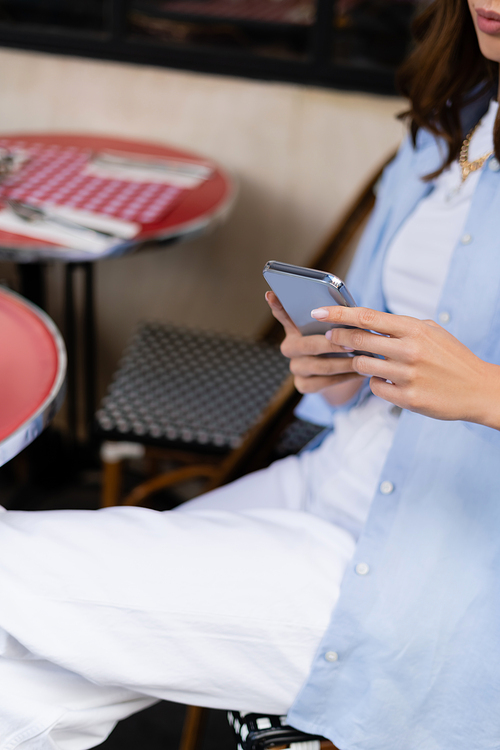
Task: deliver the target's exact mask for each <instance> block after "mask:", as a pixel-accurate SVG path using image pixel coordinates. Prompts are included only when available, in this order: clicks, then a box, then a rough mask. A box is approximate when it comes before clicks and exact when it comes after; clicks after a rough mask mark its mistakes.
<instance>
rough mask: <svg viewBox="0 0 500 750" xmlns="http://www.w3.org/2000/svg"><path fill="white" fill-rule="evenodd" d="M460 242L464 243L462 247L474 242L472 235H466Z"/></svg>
mask: <svg viewBox="0 0 500 750" xmlns="http://www.w3.org/2000/svg"><path fill="white" fill-rule="evenodd" d="M460 242H461V243H462V245H470V243H471V242H472V235H471V234H464V235H463V236H462V239H461V240H460Z"/></svg>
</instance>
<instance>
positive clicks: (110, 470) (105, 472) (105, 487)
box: [101, 461, 123, 508]
mask: <svg viewBox="0 0 500 750" xmlns="http://www.w3.org/2000/svg"><path fill="white" fill-rule="evenodd" d="M122 468H123V461H112V462H104V461H103V464H102V493H101V508H111V507H112V506H114V505H120V496H121V490H122V473H123V472H122Z"/></svg>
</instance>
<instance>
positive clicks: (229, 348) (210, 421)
mask: <svg viewBox="0 0 500 750" xmlns="http://www.w3.org/2000/svg"><path fill="white" fill-rule="evenodd" d="M391 158H392V157H391ZM384 167H385V164H384V165H383V167H381V168H380V169H379V170H378V171H377V173H376V174H375V175H373V177H372V178H371V179H370V180H369V182H368V183H367V184H366V186H365V187H364V188H363V189H362V190H361V192H360V193H359V195H358V196H357V197H356V199H355V200H354V201H353V203H352V204H351V205H350V206H349V208H348V209H347V211H346V212H345V214H344V216H343V217H342V219H341V220H340V222H338V223H337V225H336V226H335V227H334V229H333V231H332V232H331V234H330V236H329V237H328V239H327V241H326V242H325V243H324V245H323V246H322V247H321V248H320V250H319V252H318V253H317V254H316V255H314V256H313V257H312V258H311V260H310V265H311V266H312V267H315V268H321V269H332V270H334V271H335V273H337V274H338V275H340V276H342V275H343V274H344V273H345V271H346V270H347V267H348V265H349V262H350V259H351V256H352V252H353V248H354V245H355V241H356V240H357V238H358V236H359V234H360V231H361V229H362V227H363V226H364V224H365V222H366V220H367V218H368V216H369V214H370V212H371V209H372V207H373V204H374V201H375V189H376V184H377V182H378V180H379V178H380V175H381V173H382V170H383V168H384ZM281 338H282V328H281V325H280V324H279V323H278V322H277V321H275V320H274V318H272V320H271V321H270V324H269V326H268V327H267V329H266V330H265V331H264V333H263V334H262V336H261V337H260V338H259V339H258V340H257V341H250V340H244V339H238V338H235V337H231V336H227V335H223V334H215V333H206V332H200V331H199V330H198V331H193V330H188V329H184V328H179V327H177V326H172V325H168V324H167V325H166V324H160V323H143V324H141V325H140V326H139V327H138V329H137V331H136V333H135V335H134V336H133V338H132V340H131V342H130V344H129V346H128V348H127V350H126V352H125V355H124V357H123V359H122V361H121V364H120V366H119V368H118V370H117V372H116V373H115V376H114V378H113V381H112V383H111V385H110V387H109V389H108V393H107V395H106V396H105V398H104V399H103V401H102V404H101V406H100V408H99V411H98V412H97V415H96V423H97V432H98V435H99V436H100V437H101V438H102V439H103V440H104V441H105V442H104V443H103V445H102V449H101V458H102V462H103V493H102V506H103V507H106V506H113V505H140V504H143V503H145V501H146V500H147V498H148V497H149V496H150V495H151V494H152V493H154V492H157V491H158V490H161V489H164V488H167V487H173V486H175V485H178V484H179V483H182V482H185V481H186V480H189V479H193V478H196V479H200V478H201V479H202V480H204V487H203V491H205V492H206V491H208V490H211V489H213V488H215V487H218V486H220V485H222V484H225V483H226V482H228V481H230V480H231V479H233V478H236V477H237V476H241V475H243V474H245V473H247V472H248V471H251V470H254V469H256V468H260V467H262V466H264V465H266V463H268V462H269V460H270V458H272V457H273V450H274V451H275V455H276V444H277V442H278V436H279V435H282V438H281V441H280V442H279V448H278V454H280V453H281V455H285V454H286V453H290V452H296V451H297V450H298V449H300V448H301V447H302V446H303V445H304V444H305V443H306V442H307V441H308V440H309V439H310V438H312V437H314V435H315V434H317V432H318V431H319V428H318V427H317V426H316V425H310V424H309V423H304V422H297V421H295V422H293V409H294V407H295V405H296V404H297V402H298V400H299V398H300V396H299V394H298V393H297V392H296V390H295V389H294V386H293V378H292V377H291V375H290V373H289V370H288V362H287V361H286V360H285V359H284V357H283V356H282V355H281V353H280V350H279V342H280V340H281ZM287 425H288V427H287ZM285 427H287V429H285V431H284V428H285ZM283 436H284V437H283ZM139 457H141V458H142V457H145V458H146V459H149V461H150V463H152V464H153V465H154V464H156V463H157V462H158V461H159V460H168V461H171V462H173V463H174V468H172V469H171V470H169V471H167V472H164V473H161V474H159V475H157V476H153V477H152V478H149V479H147V480H146V481H144V482H143V483H142V484H139V485H138V486H137V487H135V488H134V489H133V490H132V491H131V492H130V493H129V494H128V495H127V496H126V497H124V498H122V496H121V482H122V467H123V462H124V461H125V460H127V459H133V458H139ZM207 711H208V709H202V708H199V707H195V706H189V707H188V711H187V716H186V721H185V725H184V732H183V737H182V740H181V750H197V749H198V748H199V745H200V742H201V738H202V735H203V730H204V724H205V721H206V716H207ZM245 750H246V748H245ZM248 750H251V749H250V748H249V749H248Z"/></svg>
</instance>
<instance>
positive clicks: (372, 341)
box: [325, 328, 399, 357]
mask: <svg viewBox="0 0 500 750" xmlns="http://www.w3.org/2000/svg"><path fill="white" fill-rule="evenodd" d="M325 336H326V338H327V339H328V340H329V341H330V342H331V343H332V344H335V345H336V346H340V347H345V348H347V349H352V350H356V351H361V352H371V353H372V354H380V355H382V356H383V357H392V356H394V354H395V353H396V352H397V350H398V346H399V339H396V338H390V337H388V336H379V335H378V334H376V333H371V332H370V331H364V330H362V329H361V328H332V329H331V330H330V331H327V333H326V334H325ZM344 351H345V349H344Z"/></svg>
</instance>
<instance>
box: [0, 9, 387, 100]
mask: <svg viewBox="0 0 500 750" xmlns="http://www.w3.org/2000/svg"><path fill="white" fill-rule="evenodd" d="M334 3H335V0H317V15H316V20H315V22H314V24H313V26H312V27H311V31H312V42H311V53H310V56H309V57H308V59H306V60H303V61H302V60H294V59H277V58H271V57H264V56H259V55H250V54H248V53H245V52H243V51H242V52H240V51H234V50H231V51H230V50H227V49H220V50H219V49H210V50H208V49H202V48H196V47H194V46H192V47H189V46H186V47H185V48H181V47H175V46H173V45H172V46H169V45H168V44H167V43H165V42H163V41H156V40H154V39H148V40H145V41H140V40H137V39H132V38H129V37H128V36H127V33H126V12H127V5H128V2H127V0H105V19H106V21H105V22H106V26H107V29H106V30H104V31H99V32H90V31H85V32H82V31H78V30H75V29H59V28H57V29H56V28H55V27H52V28H40V27H34V26H33V27H30V26H28V25H26V26H23V27H20V26H14V25H12V24H9V23H6V22H0V46H1V47H7V48H15V49H23V50H33V51H39V52H47V53H52V54H61V55H71V56H77V57H84V58H94V59H101V60H113V61H119V62H129V63H138V64H146V65H154V66H159V67H165V68H174V69H180V70H191V71H197V72H203V73H213V74H222V75H229V76H239V77H244V78H252V79H258V80H267V81H281V82H289V83H298V84H310V85H316V86H321V87H326V88H334V89H340V90H350V91H364V92H367V93H376V94H386V95H395V94H396V93H397V92H396V89H395V84H394V72H393V71H391V70H382V69H377V68H375V67H374V68H370V67H369V66H367V67H354V66H350V65H344V64H336V63H333V62H332V61H331V50H332V43H333V37H334V34H335V31H334V29H333V24H332V18H333V12H334Z"/></svg>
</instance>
